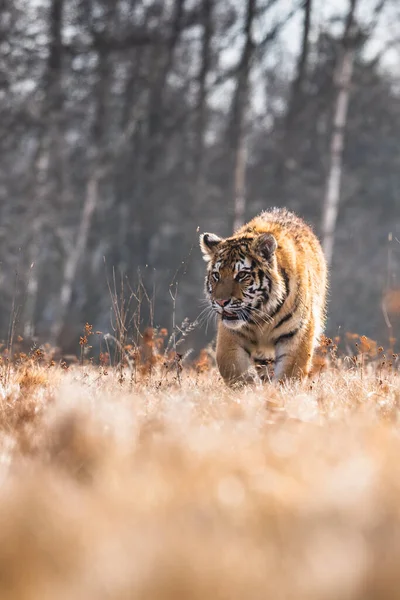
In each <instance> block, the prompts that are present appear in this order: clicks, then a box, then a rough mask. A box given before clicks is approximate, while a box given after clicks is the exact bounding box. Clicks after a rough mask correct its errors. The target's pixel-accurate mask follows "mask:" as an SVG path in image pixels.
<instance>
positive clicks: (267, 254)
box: [253, 233, 278, 260]
mask: <svg viewBox="0 0 400 600" xmlns="http://www.w3.org/2000/svg"><path fill="white" fill-rule="evenodd" d="M277 247H278V244H277V241H276V239H275V238H274V236H273V235H272V233H261V235H259V236H257V237H256V238H255V240H254V242H253V250H254V251H255V252H256V253H257V254H261V256H262V257H263V258H265V259H266V260H269V259H270V258H271V257H272V255H273V254H274V252H275V250H276V249H277Z"/></svg>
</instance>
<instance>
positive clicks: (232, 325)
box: [222, 319, 245, 329]
mask: <svg viewBox="0 0 400 600" xmlns="http://www.w3.org/2000/svg"><path fill="white" fill-rule="evenodd" d="M222 324H223V325H224V326H225V327H226V328H227V329H241V328H242V327H243V325H244V324H245V321H228V320H225V319H222Z"/></svg>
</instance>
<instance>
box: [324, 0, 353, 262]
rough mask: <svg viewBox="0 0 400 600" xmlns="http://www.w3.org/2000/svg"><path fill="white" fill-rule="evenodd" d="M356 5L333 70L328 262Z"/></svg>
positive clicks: (326, 235)
mask: <svg viewBox="0 0 400 600" xmlns="http://www.w3.org/2000/svg"><path fill="white" fill-rule="evenodd" d="M356 5H357V0H350V6H349V11H348V14H347V18H346V24H345V28H344V33H343V37H342V43H341V56H340V57H339V60H338V63H337V68H336V72H335V74H334V79H335V83H336V85H337V88H338V92H337V97H336V100H335V105H334V111H333V126H332V136H331V142H330V160H329V170H328V174H327V180H326V188H325V195H324V200H323V213H322V246H323V249H324V252H325V256H326V260H327V262H328V265H330V264H331V262H332V255H333V244H334V238H335V228H336V221H337V217H338V212H339V201H340V182H341V177H342V157H343V148H344V137H345V132H346V122H347V112H348V106H349V100H350V86H351V79H352V74H353V63H354V53H355V39H356V34H357V32H356V24H355V18H354V13H355V10H356Z"/></svg>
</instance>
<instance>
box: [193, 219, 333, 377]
mask: <svg viewBox="0 0 400 600" xmlns="http://www.w3.org/2000/svg"><path fill="white" fill-rule="evenodd" d="M200 244H201V248H202V251H203V254H204V257H205V260H207V262H208V273H207V278H206V292H207V294H208V295H209V298H210V300H211V303H212V306H213V308H214V310H216V311H217V312H218V313H219V315H220V321H219V325H218V337H217V363H218V367H219V370H220V373H221V375H222V377H223V378H224V380H225V381H226V382H227V383H228V384H231V383H235V382H237V381H242V382H243V381H244V382H247V381H255V380H257V376H256V375H255V370H254V364H255V363H254V361H255V360H257V359H258V360H262V359H266V358H268V357H273V358H274V359H275V378H276V379H283V378H291V377H302V376H305V375H307V374H308V373H309V371H310V368H311V363H312V357H313V352H314V349H315V346H316V345H317V343H318V338H319V336H320V335H321V333H322V331H323V326H324V321H325V304H326V289H327V268H326V262H325V258H324V255H323V252H322V249H321V246H320V243H319V241H318V239H317V237H316V236H315V234H314V233H313V231H312V230H311V228H310V227H309V226H308V225H307V224H306V223H305V222H304V221H303V220H302V219H300V218H299V217H297V216H296V215H294V214H293V213H291V212H289V211H287V210H284V209H273V210H271V211H269V212H264V213H262V214H261V215H259V216H258V217H256V218H255V219H253V220H252V221H250V222H249V223H248V224H247V225H244V226H243V227H241V228H240V229H239V230H238V231H236V232H235V234H234V235H233V236H231V237H229V238H227V239H225V240H223V239H221V238H219V237H218V236H215V235H213V234H203V235H202V236H201V239H200Z"/></svg>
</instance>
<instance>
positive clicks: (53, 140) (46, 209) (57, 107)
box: [23, 0, 65, 338]
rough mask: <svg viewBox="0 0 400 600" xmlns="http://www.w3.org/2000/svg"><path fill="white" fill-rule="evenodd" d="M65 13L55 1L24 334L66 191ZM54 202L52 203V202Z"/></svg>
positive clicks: (30, 330) (60, 0)
mask: <svg viewBox="0 0 400 600" xmlns="http://www.w3.org/2000/svg"><path fill="white" fill-rule="evenodd" d="M63 10H64V0H52V2H51V6H50V11H49V21H48V35H49V45H48V58H47V64H46V71H45V77H44V100H43V104H42V107H41V127H40V134H39V146H38V151H37V153H36V157H35V160H34V163H33V171H34V176H33V180H34V181H33V188H34V190H35V195H34V198H33V200H32V209H31V216H30V224H31V229H30V232H31V239H30V241H29V247H28V268H27V284H26V301H25V307H24V312H23V334H24V336H25V337H27V338H31V337H33V336H34V335H35V327H34V322H35V311H36V305H37V297H38V290H39V286H40V279H39V277H40V255H41V253H42V251H43V231H44V228H45V226H46V224H47V223H48V222H49V221H50V219H51V214H52V208H54V202H57V200H58V199H59V198H60V197H61V196H62V194H63V192H64V189H65V181H64V180H65V177H64V173H65V162H64V161H65V158H64V139H63V132H62V126H61V119H62V112H63V103H64V102H63V89H62V69H63V65H62V63H63V42H62V28H63ZM50 199H51V203H50Z"/></svg>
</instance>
